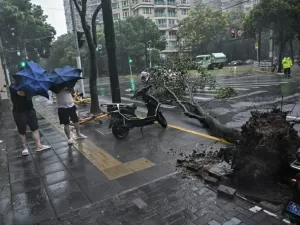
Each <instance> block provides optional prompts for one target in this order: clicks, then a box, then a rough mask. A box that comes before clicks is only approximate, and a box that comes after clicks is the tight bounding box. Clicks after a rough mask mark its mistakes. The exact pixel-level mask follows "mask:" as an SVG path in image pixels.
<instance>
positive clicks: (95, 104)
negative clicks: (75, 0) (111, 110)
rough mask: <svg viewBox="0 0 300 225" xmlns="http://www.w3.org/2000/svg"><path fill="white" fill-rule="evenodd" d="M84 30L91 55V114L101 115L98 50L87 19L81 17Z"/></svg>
mask: <svg viewBox="0 0 300 225" xmlns="http://www.w3.org/2000/svg"><path fill="white" fill-rule="evenodd" d="M81 24H82V28H83V30H84V33H85V37H86V41H87V44H88V47H89V53H90V55H89V56H90V57H89V58H90V76H89V77H90V79H89V84H90V95H91V109H90V111H91V113H99V112H101V109H100V107H99V100H98V91H97V60H96V49H95V46H94V43H93V38H92V34H91V31H90V29H89V28H88V25H87V22H86V19H85V17H81Z"/></svg>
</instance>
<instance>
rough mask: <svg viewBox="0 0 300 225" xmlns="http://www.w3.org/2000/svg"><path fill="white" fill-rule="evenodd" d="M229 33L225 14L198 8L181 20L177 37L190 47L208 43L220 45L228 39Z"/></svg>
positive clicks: (201, 7)
mask: <svg viewBox="0 0 300 225" xmlns="http://www.w3.org/2000/svg"><path fill="white" fill-rule="evenodd" d="M229 31H230V27H229V23H228V19H227V17H226V14H225V13H223V12H215V11H214V10H213V9H211V8H208V7H205V6H198V7H197V8H196V9H194V10H192V11H190V13H189V16H188V17H186V18H185V19H183V20H182V22H181V23H180V28H179V31H178V36H179V37H180V38H181V39H184V42H185V43H187V44H188V46H191V47H194V46H197V45H201V44H204V43H208V42H214V43H216V45H220V43H221V42H222V41H223V40H225V39H226V38H227V37H228V34H229Z"/></svg>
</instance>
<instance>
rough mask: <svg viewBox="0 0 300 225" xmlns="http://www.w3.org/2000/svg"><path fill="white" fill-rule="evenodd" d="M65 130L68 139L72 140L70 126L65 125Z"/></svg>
mask: <svg viewBox="0 0 300 225" xmlns="http://www.w3.org/2000/svg"><path fill="white" fill-rule="evenodd" d="M64 131H65V134H66V135H67V138H68V140H70V139H71V132H70V126H69V125H64Z"/></svg>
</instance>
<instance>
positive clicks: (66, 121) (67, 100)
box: [56, 87, 87, 145]
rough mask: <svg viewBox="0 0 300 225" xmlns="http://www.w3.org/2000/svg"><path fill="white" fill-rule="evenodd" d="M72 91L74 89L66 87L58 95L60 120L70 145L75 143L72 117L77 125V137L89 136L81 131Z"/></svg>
mask: <svg viewBox="0 0 300 225" xmlns="http://www.w3.org/2000/svg"><path fill="white" fill-rule="evenodd" d="M72 92H73V90H72V89H70V88H67V87H65V88H63V89H62V90H61V91H60V92H59V93H58V94H57V95H56V101H57V107H58V117H59V121H60V124H63V125H64V131H65V134H66V135H67V138H68V144H69V145H72V144H73V143H74V142H73V139H72V137H71V132H70V119H71V121H72V122H73V123H74V126H75V130H76V134H77V136H76V139H80V138H87V137H86V136H84V135H83V134H81V132H80V128H79V119H78V116H77V112H76V106H75V104H74V100H73V97H72Z"/></svg>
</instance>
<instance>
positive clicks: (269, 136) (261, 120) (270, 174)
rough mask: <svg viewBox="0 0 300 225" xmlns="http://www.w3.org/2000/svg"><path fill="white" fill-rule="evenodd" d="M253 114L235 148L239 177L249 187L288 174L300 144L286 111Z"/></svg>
mask: <svg viewBox="0 0 300 225" xmlns="http://www.w3.org/2000/svg"><path fill="white" fill-rule="evenodd" d="M251 115H252V116H251V118H250V119H249V121H247V122H246V124H245V125H243V126H242V132H241V139H240V143H239V145H237V146H236V148H235V149H234V151H233V152H232V154H233V161H232V166H233V169H234V171H235V181H236V182H238V184H239V185H243V186H247V187H251V186H253V185H259V184H263V183H265V182H268V181H279V179H282V178H285V177H286V176H288V173H289V163H290V162H291V161H292V160H294V158H295V154H296V152H297V150H298V148H299V147H300V138H299V136H298V134H297V131H296V130H295V129H294V128H293V126H294V124H293V123H289V122H288V121H287V120H286V116H287V113H286V112H282V111H281V110H279V109H273V110H272V111H270V112H257V111H256V112H252V113H251Z"/></svg>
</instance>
